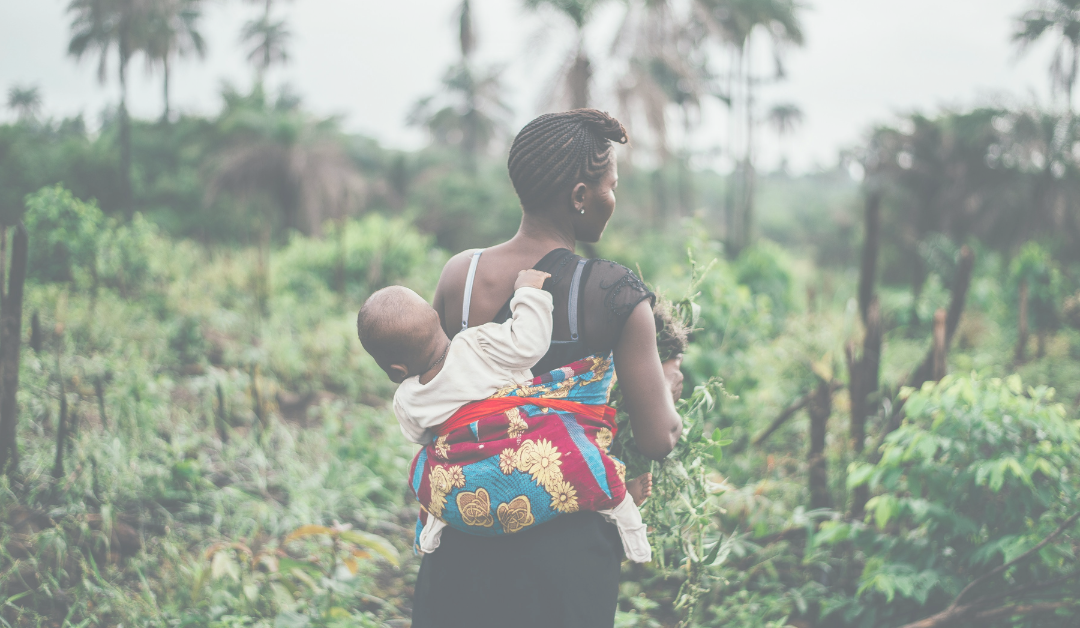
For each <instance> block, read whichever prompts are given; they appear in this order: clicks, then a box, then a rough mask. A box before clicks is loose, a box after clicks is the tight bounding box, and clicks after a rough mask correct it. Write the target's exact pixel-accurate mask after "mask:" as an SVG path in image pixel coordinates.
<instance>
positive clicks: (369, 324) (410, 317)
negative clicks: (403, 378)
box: [356, 286, 445, 379]
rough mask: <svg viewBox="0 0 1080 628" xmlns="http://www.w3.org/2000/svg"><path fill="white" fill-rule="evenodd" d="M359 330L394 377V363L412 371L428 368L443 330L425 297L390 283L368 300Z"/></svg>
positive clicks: (366, 346) (358, 318)
mask: <svg viewBox="0 0 1080 628" xmlns="http://www.w3.org/2000/svg"><path fill="white" fill-rule="evenodd" d="M356 333H357V335H358V336H359V337H360V343H361V344H363V345H364V349H365V350H366V351H367V352H368V353H370V354H371V357H373V358H375V361H376V362H378V363H379V366H380V367H382V369H383V370H384V371H387V374H389V375H391V379H393V378H394V377H393V374H392V373H390V366H391V365H395V364H399V365H402V366H405V367H406V369H407V370H408V372H409V373H411V374H417V373H418V372H420V371H419V369H423V368H425V367H426V366H427V365H428V364H429V363H430V360H431V359H432V358H431V357H430V354H431V353H432V348H433V347H434V346H435V345H436V344H438V343H437V340H438V338H439V336H440V335H441V334H443V331H442V325H441V324H440V323H439V315H438V314H437V313H436V312H435V310H434V308H432V307H431V306H430V305H428V302H427V301H425V300H424V299H423V297H421V296H420V295H418V294H416V293H415V292H413V291H412V290H409V289H408V288H406V287H404V286H389V287H387V288H383V289H382V290H379V291H378V292H376V293H375V294H373V295H371V296H370V297H368V300H367V301H365V302H364V305H363V307H361V308H360V313H359V314H357V316H356ZM444 337H445V335H444ZM437 350H441V346H439V348H438V349H437Z"/></svg>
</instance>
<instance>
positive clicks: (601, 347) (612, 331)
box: [436, 248, 653, 375]
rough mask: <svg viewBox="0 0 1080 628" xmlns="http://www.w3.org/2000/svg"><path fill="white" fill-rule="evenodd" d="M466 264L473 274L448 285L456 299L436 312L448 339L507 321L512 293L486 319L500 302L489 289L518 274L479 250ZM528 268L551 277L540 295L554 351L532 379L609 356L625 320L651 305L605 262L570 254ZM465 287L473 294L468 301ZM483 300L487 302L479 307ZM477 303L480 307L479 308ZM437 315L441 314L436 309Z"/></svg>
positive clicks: (638, 285)
mask: <svg viewBox="0 0 1080 628" xmlns="http://www.w3.org/2000/svg"><path fill="white" fill-rule="evenodd" d="M485 255H486V256H487V257H485ZM474 258H475V260H474ZM492 258H495V259H492ZM468 259H469V266H470V267H471V268H470V269H469V270H467V271H466V273H465V275H464V276H463V277H455V279H458V281H453V280H451V281H449V282H448V283H447V285H446V286H444V287H445V288H446V290H447V292H448V293H451V294H452V293H453V292H455V288H456V289H457V290H456V291H457V292H458V293H459V294H460V296H459V297H458V298H457V299H453V300H452V301H451V300H450V299H447V300H446V303H445V304H444V309H442V310H441V311H439V314H440V316H441V317H442V320H443V328H444V329H445V330H446V332H447V335H448V336H451V337H453V336H454V335H455V334H456V333H457V332H458V331H461V330H462V329H463V325H467V326H468V327H475V326H477V325H482V324H484V323H487V322H492V321H494V322H496V323H501V322H503V321H505V320H507V319H508V318H510V297H512V296H513V293H512V291H511V292H510V293H508V294H507V295H506V298H505V299H503V300H502V301H503V302H502V304H501V307H499V308H498V309H497V310H495V311H494V313H490V312H491V311H492V309H493V306H494V304H495V303H498V302H499V301H500V299H499V297H500V296H501V295H499V294H492V292H493V290H492V289H493V288H496V287H501V285H502V284H504V283H505V280H506V278H508V277H516V276H517V272H518V270H520V269H519V268H517V267H515V266H510V265H507V264H505V263H502V264H500V263H499V262H500V260H498V258H497V257H496V256H494V255H491V254H489V253H487V252H485V251H482V250H481V251H471V252H469V256H468ZM532 268H535V269H537V270H542V271H545V272H547V273H550V274H551V278H550V279H548V280H547V281H546V282H545V283H544V289H545V290H547V291H548V292H550V293H551V295H552V300H553V302H554V316H553V320H554V327H553V330H552V345H551V348H550V350H549V351H548V354H547V355H545V356H544V357H543V358H542V359H541V360H540V362H538V363H537V364H536V366H535V367H534V368H533V374H534V375H540V374H541V373H546V372H547V371H550V370H552V369H556V368H559V367H560V366H564V365H566V364H569V363H570V362H573V361H575V360H578V359H581V358H583V357H585V356H588V355H591V354H594V353H596V354H604V355H606V354H607V353H609V352H611V351H612V350H613V349H614V348H615V346H616V344H617V342H618V340H619V336H620V335H621V333H622V329H623V326H624V325H625V323H626V318H627V317H628V316H629V315H630V313H631V312H632V311H633V310H634V308H635V307H636V306H637V305H638V304H639V303H640V302H641V301H643V300H645V299H653V295H652V293H651V292H649V291H648V289H647V288H646V287H645V284H644V283H642V282H641V280H640V279H638V278H637V276H636V275H634V273H633V272H631V271H630V270H629V269H628V268H626V267H625V266H622V265H620V264H616V263H615V262H611V261H608V260H601V259H586V258H583V257H581V256H580V255H577V254H575V253H574V252H573V251H570V250H569V249H565V248H558V249H555V250H552V251H550V252H548V253H547V254H546V255H544V256H543V257H542V258H540V259H539V260H538V261H537V262H536V263H535V264H533V265H532ZM470 274H471V275H472V281H470ZM512 286H513V284H512V282H511V288H512ZM466 287H469V288H471V290H469V294H468V296H466V294H465V292H466ZM481 299H484V300H485V301H484V302H480V300H481ZM478 302H480V307H477V305H478ZM485 306H486V307H485ZM466 307H467V308H468V312H467V313H466V312H465V311H464V310H465V309H466ZM436 310H437V311H438V310H439V307H438V306H436ZM455 314H456V315H455ZM485 314H487V315H486V316H485Z"/></svg>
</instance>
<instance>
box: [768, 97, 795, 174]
mask: <svg viewBox="0 0 1080 628" xmlns="http://www.w3.org/2000/svg"><path fill="white" fill-rule="evenodd" d="M765 119H766V120H767V121H768V122H769V126H771V127H772V129H773V131H775V132H776V136H777V138H779V139H780V140H781V141H783V139H784V138H785V137H787V136H788V135H791V134H792V133H794V132H795V130H796V129H797V128H798V127H799V125H801V124H802V121H803V112H802V109H800V108H799V106H798V105H796V104H793V103H780V104H778V105H773V106H772V108H770V109H769V113H768V114H766V116H765ZM780 169H781V170H782V171H786V170H787V157H786V156H781V158H780Z"/></svg>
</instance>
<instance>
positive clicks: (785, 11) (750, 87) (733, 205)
mask: <svg viewBox="0 0 1080 628" xmlns="http://www.w3.org/2000/svg"><path fill="white" fill-rule="evenodd" d="M695 2H696V5H697V7H698V9H699V15H701V16H702V18H703V23H705V24H706V26H707V28H709V30H710V31H711V32H712V33H713V34H714V36H716V37H718V38H719V39H720V40H721V41H722V42H724V43H725V44H726V45H727V46H728V48H729V50H730V51H731V57H732V58H731V70H730V73H729V86H730V87H729V96H730V97H731V99H732V107H731V108H732V131H733V133H732V135H733V138H732V144H733V146H732V154H733V155H734V154H737V153H736V152H735V151H736V150H737V149H739V148H741V152H742V157H741V160H740V161H739V163H738V165H737V166H736V169H735V172H736V174H737V175H738V176H737V177H735V181H734V182H733V185H731V186H730V199H731V201H730V202H729V207H728V244H729V248H730V251H729V252H730V253H731V254H737V253H738V252H739V251H740V250H741V249H742V248H743V247H744V246H746V245H747V244H748V243H749V241H750V239H751V236H752V233H753V212H754V185H755V172H754V127H755V125H756V123H757V120H756V117H755V111H754V106H755V100H754V89H755V88H756V87H757V85H758V84H760V83H762V82H764V80H765V79H763V78H762V77H760V76H757V75H755V74H754V64H753V59H752V52H753V46H752V42H753V38H754V36H755V34H756V33H758V32H759V31H762V30H764V31H765V33H766V35H767V36H768V37H769V39H770V40H771V43H772V47H773V56H774V59H775V61H776V74H775V77H774V78H773V79H772V80H778V79H780V78H783V75H784V71H783V65H782V63H781V61H782V53H783V51H784V49H785V48H786V47H787V46H791V45H794V46H801V45H802V44H803V42H804V39H805V38H804V36H803V32H802V24H801V22H800V20H799V15H798V13H799V10H800V9H801V8H802V6H801V5H800V4H798V3H797V1H796V0H695ZM736 88H737V89H736ZM739 122H741V123H742V127H743V135H742V137H741V138H736V137H735V135H736V134H735V131H736V129H737V128H738V126H739ZM738 140H741V141H738ZM738 144H741V146H738Z"/></svg>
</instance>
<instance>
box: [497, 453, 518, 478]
mask: <svg viewBox="0 0 1080 628" xmlns="http://www.w3.org/2000/svg"><path fill="white" fill-rule="evenodd" d="M515 468H517V452H516V451H514V450H513V449H504V450H502V453H501V454H499V470H500V471H502V472H503V473H505V474H506V475H510V474H511V473H513V472H514V469H515Z"/></svg>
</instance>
